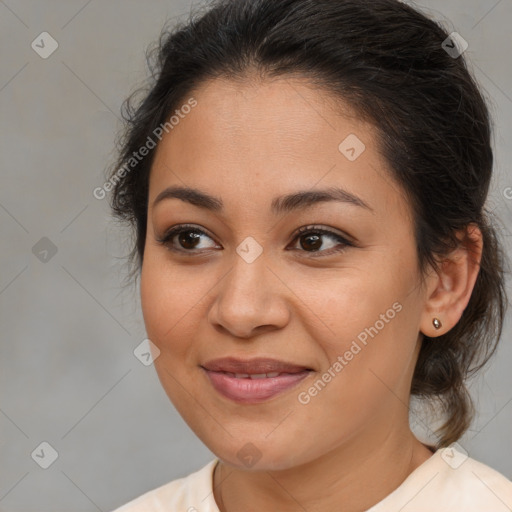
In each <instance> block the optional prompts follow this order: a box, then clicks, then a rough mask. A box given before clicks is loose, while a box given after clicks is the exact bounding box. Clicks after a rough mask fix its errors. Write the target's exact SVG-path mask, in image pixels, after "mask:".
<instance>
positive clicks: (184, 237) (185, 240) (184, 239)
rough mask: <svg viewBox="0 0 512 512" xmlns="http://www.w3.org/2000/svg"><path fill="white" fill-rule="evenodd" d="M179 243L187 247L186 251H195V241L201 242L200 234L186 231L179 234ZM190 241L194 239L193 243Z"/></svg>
mask: <svg viewBox="0 0 512 512" xmlns="http://www.w3.org/2000/svg"><path fill="white" fill-rule="evenodd" d="M178 238H179V242H180V244H181V245H182V246H183V247H185V248H186V249H194V247H195V245H196V244H195V243H194V241H197V240H199V238H200V235H199V233H195V232H194V231H184V232H182V233H180V234H179V237H178ZM190 239H192V243H189V242H190Z"/></svg>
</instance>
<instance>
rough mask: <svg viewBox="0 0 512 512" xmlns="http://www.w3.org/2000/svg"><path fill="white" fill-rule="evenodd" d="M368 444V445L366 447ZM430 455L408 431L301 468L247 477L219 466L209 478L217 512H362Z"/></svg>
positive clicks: (362, 442) (366, 439)
mask: <svg viewBox="0 0 512 512" xmlns="http://www.w3.org/2000/svg"><path fill="white" fill-rule="evenodd" d="M370 440H371V442H370ZM431 455H432V452H431V451H430V450H429V449H428V448H427V447H425V446H424V445H423V444H421V443H420V442H419V441H418V440H417V439H416V438H415V437H414V435H413V434H412V432H411V431H410V430H409V428H408V425H407V428H404V429H403V431H402V432H391V433H386V434H384V435H383V434H382V433H381V435H379V436H378V437H376V436H375V432H372V435H371V436H360V438H359V439H357V440H354V441H351V442H350V443H347V445H346V446H345V445H343V446H339V447H337V448H336V449H334V450H332V451H330V452H329V453H327V454H325V455H323V456H321V457H319V458H317V459H315V460H313V461H311V462H308V463H306V464H302V465H300V466H296V467H293V468H289V469H285V470H279V471H273V470H272V471H266V470H260V471H246V470H243V469H238V468H235V467H233V466H228V465H226V464H225V463H223V462H222V461H219V463H218V464H217V467H216V470H215V473H214V496H215V500H216V502H217V504H218V507H219V510H220V511H221V512H236V511H239V510H247V511H249V510H279V511H281V512H297V511H303V510H308V511H311V512H313V511H320V510H321V511H323V512H331V511H332V512H334V511H339V510H340V503H342V504H343V507H342V508H343V510H344V511H345V512H362V511H364V510H367V509H369V508H370V507H372V506H373V505H375V504H376V503H378V502H379V501H381V500H382V499H384V498H385V497H386V496H387V495H388V494H390V493H391V492H392V491H393V490H395V489H396V488H397V487H398V486H399V485H400V484H401V483H402V482H403V481H404V480H405V479H406V478H407V476H409V474H410V473H411V472H412V471H414V470H415V469H416V468H417V467H418V466H420V465H421V464H422V463H423V462H425V461H426V460H427V459H428V458H429V457H430V456H431Z"/></svg>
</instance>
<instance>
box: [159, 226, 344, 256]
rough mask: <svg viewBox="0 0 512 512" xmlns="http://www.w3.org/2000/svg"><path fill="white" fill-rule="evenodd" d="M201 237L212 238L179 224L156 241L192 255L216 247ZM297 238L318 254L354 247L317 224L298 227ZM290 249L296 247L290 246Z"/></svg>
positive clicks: (338, 235)
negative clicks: (205, 243) (325, 239)
mask: <svg viewBox="0 0 512 512" xmlns="http://www.w3.org/2000/svg"><path fill="white" fill-rule="evenodd" d="M203 237H206V238H207V239H210V240H212V238H211V237H210V236H209V235H208V234H207V233H206V232H205V231H203V230H202V229H199V228H198V227H196V226H194V225H191V224H180V225H178V226H174V227H172V228H171V229H169V230H168V231H166V233H165V234H164V236H163V237H161V238H157V242H159V243H160V244H162V245H164V246H166V247H167V248H168V249H169V250H171V251H175V252H181V253H183V254H187V253H189V255H190V256H192V255H193V254H194V253H195V252H197V251H200V250H208V249H214V248H216V247H217V246H216V245H215V244H213V245H210V246H209V247H208V246H204V247H201V239H202V238H203ZM322 238H327V239H330V240H331V243H327V244H325V243H324V241H323V240H322ZM175 239H176V240H175ZM299 239H300V240H301V244H300V246H301V248H302V250H303V252H306V253H319V254H320V256H329V255H330V254H333V253H338V252H342V251H344V250H346V248H347V247H354V244H353V243H351V242H350V241H348V240H347V238H345V237H344V236H342V235H340V234H339V233H336V232H334V231H330V230H328V229H325V228H319V227H317V226H303V227H302V228H300V229H298V230H297V231H296V233H295V238H294V239H293V241H295V240H299ZM332 242H334V243H332ZM292 250H297V249H293V248H292ZM314 257H317V256H314Z"/></svg>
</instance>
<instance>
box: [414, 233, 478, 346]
mask: <svg viewBox="0 0 512 512" xmlns="http://www.w3.org/2000/svg"><path fill="white" fill-rule="evenodd" d="M458 238H459V241H460V244H459V246H458V247H457V248H456V249H454V250H453V251H452V252H451V253H450V254H448V255H447V256H445V257H444V258H443V259H442V261H440V264H439V269H438V271H437V272H434V273H433V279H432V280H431V283H432V284H431V286H429V287H427V292H426V293H427V296H426V302H425V307H424V311H423V315H422V319H421V324H420V330H421V332H422V333H423V334H425V335H426V336H429V337H432V338H435V337H437V336H440V335H442V334H445V333H446V332H448V331H449V330H450V329H452V328H453V327H454V326H455V325H456V324H457V322H458V321H459V320H460V317H461V316H462V313H463V312H464V310H465V309H466V307H467V305H468V303H469V300H470V298H471V294H472V292H473V288H474V286H475V283H476V279H477V277H478V272H479V270H480V261H481V258H482V250H483V243H482V233H481V231H480V229H479V228H478V226H476V225H475V224H470V225H469V226H468V227H467V229H466V230H464V231H462V232H460V233H459V235H458Z"/></svg>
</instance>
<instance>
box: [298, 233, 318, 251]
mask: <svg viewBox="0 0 512 512" xmlns="http://www.w3.org/2000/svg"><path fill="white" fill-rule="evenodd" d="M302 239H303V240H313V243H312V245H310V246H309V247H308V242H306V244H303V243H302V242H301V246H302V248H303V249H313V250H317V249H320V247H321V246H322V242H321V240H320V236H319V235H304V236H303V237H302Z"/></svg>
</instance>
